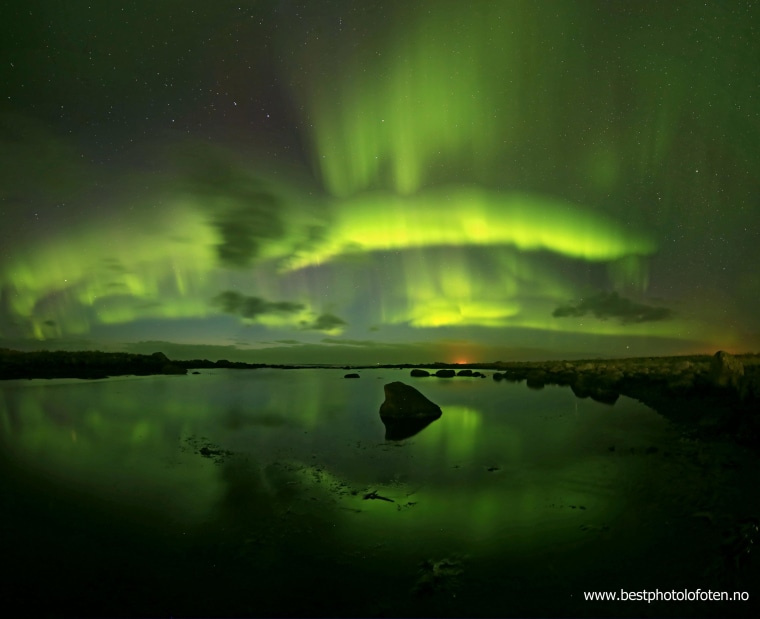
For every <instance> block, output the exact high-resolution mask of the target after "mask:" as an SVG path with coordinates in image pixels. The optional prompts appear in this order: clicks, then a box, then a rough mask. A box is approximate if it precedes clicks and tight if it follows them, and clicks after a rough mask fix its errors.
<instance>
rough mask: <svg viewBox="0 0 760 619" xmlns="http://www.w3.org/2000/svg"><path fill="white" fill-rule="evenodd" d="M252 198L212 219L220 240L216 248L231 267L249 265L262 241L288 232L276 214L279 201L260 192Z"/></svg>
mask: <svg viewBox="0 0 760 619" xmlns="http://www.w3.org/2000/svg"><path fill="white" fill-rule="evenodd" d="M249 199H250V202H248V203H247V204H245V205H241V206H238V207H236V208H234V209H230V210H228V211H225V212H223V213H221V214H219V215H218V216H217V217H216V218H215V219H214V221H213V224H214V227H215V228H216V229H217V230H218V231H219V234H220V236H221V242H220V243H219V244H217V246H216V250H217V255H218V257H219V261H220V262H221V263H222V265H224V266H228V267H237V268H242V267H247V266H249V265H250V264H251V263H252V262H253V260H255V259H256V258H257V257H258V255H259V251H260V249H261V246H262V243H263V241H265V240H267V239H274V238H279V237H280V236H282V235H283V233H284V232H285V227H284V225H283V223H282V220H281V219H280V218H279V216H278V214H277V209H278V208H279V201H278V200H277V199H276V198H275V197H274V196H272V195H269V194H266V193H258V194H254V195H251V196H250V197H249Z"/></svg>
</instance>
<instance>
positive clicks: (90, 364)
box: [0, 348, 760, 380]
mask: <svg viewBox="0 0 760 619" xmlns="http://www.w3.org/2000/svg"><path fill="white" fill-rule="evenodd" d="M734 356H735V357H736V358H737V359H739V360H741V362H742V363H743V364H744V365H750V366H755V365H760V354H755V353H744V354H739V355H734ZM711 359H712V355H706V354H705V355H678V356H669V357H621V358H602V359H600V358H595V359H573V360H552V361H492V362H477V363H447V362H442V361H437V362H433V363H381V364H374V365H372V364H360V365H353V364H316V363H308V364H271V363H245V362H242V361H228V360H226V359H220V360H217V361H210V360H208V359H191V360H176V359H174V360H173V359H169V358H168V357H167V356H166V355H165V354H163V353H161V352H156V353H153V354H151V355H143V354H136V353H112V352H101V351H64V350H56V351H31V352H24V351H18V350H11V349H8V348H0V380H14V379H34V378H81V379H97V378H108V377H111V376H128V375H134V376H150V375H162V374H187V373H188V371H190V370H202V369H214V368H223V369H244V370H257V369H282V370H302V369H329V370H340V369H342V370H369V369H414V368H419V369H425V370H439V369H454V370H467V369H469V370H493V371H498V372H503V371H505V370H511V371H516V370H525V371H528V370H546V369H547V368H552V367H555V366H557V364H564V365H565V366H568V367H571V368H572V367H578V366H587V365H588V364H594V365H597V366H600V365H609V364H618V365H619V364H625V365H630V364H634V365H642V364H643V365H648V366H654V367H659V368H666V367H669V366H671V365H672V364H678V363H683V362H688V363H695V364H700V363H709V362H710V360H711Z"/></svg>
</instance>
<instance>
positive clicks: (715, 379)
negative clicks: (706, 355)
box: [709, 350, 744, 389]
mask: <svg viewBox="0 0 760 619" xmlns="http://www.w3.org/2000/svg"><path fill="white" fill-rule="evenodd" d="M743 376H744V365H743V364H742V362H741V361H739V359H737V358H736V357H734V356H733V355H732V354H730V353H727V352H725V351H724V350H719V351H718V352H716V353H715V355H714V356H713V358H712V361H711V362H710V374H709V377H710V382H711V383H712V384H713V385H715V386H716V387H732V388H734V389H738V388H739V384H740V383H741V381H742V378H743Z"/></svg>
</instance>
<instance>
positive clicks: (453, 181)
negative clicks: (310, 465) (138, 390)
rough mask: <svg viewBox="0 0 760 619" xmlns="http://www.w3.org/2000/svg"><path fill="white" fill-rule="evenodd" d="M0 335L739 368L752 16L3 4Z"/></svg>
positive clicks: (746, 341)
mask: <svg viewBox="0 0 760 619" xmlns="http://www.w3.org/2000/svg"><path fill="white" fill-rule="evenodd" d="M0 29H1V30H2V32H0V48H1V50H2V51H1V52H0V89H1V90H2V92H1V93H0V95H1V96H0V157H2V162H1V165H0V347H6V348H17V349H22V350H34V349H51V350H54V349H70V350H80V349H100V350H124V351H129V352H146V353H151V352H155V351H156V350H161V351H163V352H164V353H166V354H167V355H168V356H170V357H174V358H179V359H181V358H196V357H206V358H209V359H219V358H226V359H231V360H233V359H234V360H245V361H251V362H257V361H258V362H264V363H319V362H324V363H395V362H410V363H417V362H420V363H421V362H431V361H446V362H468V361H476V360H477V361H497V360H505V361H506V360H521V359H550V358H568V359H569V358H579V357H595V356H609V357H624V356H649V355H669V354H691V353H697V352H704V353H713V352H715V351H716V350H719V349H724V350H728V351H731V352H751V351H757V350H760V268H759V267H760V69H758V66H759V65H760V5H759V4H758V3H754V2H748V1H743V2H739V1H732V0H715V1H708V2H696V1H692V0H688V1H679V0H668V1H667V2H663V1H659V0H656V1H655V0H652V1H634V0H632V1H630V2H629V1H625V2H624V1H611V0H561V1H560V0H551V1H550V0H525V1H523V0H496V1H493V2H488V1H478V0H474V1H472V2H462V0H429V1H425V0H414V1H410V0H401V1H398V2H397V1H387V2H373V1H371V0H362V1H361V2H358V1H354V0H319V1H317V0H314V1H310V2H298V1H295V0H291V1H274V0H272V1H262V2H254V1H251V0H240V1H237V2H230V1H228V0H214V1H213V2H210V1H209V0H181V1H180V0H160V1H156V0H150V1H148V0H133V1H131V2H117V1H116V0H114V1H111V0H109V1H107V2H106V1H100V0H89V1H87V2H84V1H80V0H66V1H65V2H61V1H59V0H7V1H6V2H3V4H2V8H0Z"/></svg>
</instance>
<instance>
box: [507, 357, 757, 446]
mask: <svg viewBox="0 0 760 619" xmlns="http://www.w3.org/2000/svg"><path fill="white" fill-rule="evenodd" d="M495 365H497V366H498V370H497V371H496V372H495V373H494V374H493V379H494V380H496V381H510V382H519V381H523V380H524V381H525V382H526V384H527V386H528V387H529V388H532V389H541V388H543V387H544V386H545V385H560V386H568V387H570V388H571V389H572V390H573V393H575V395H576V396H577V397H579V398H586V397H588V398H592V399H594V400H597V401H599V402H604V403H606V404H614V403H615V401H616V400H617V398H618V397H619V396H620V395H624V396H628V397H631V398H634V399H636V400H639V401H640V402H642V403H644V404H646V405H647V406H650V407H651V408H653V409H655V410H656V411H657V412H659V413H660V414H662V415H663V416H665V417H667V418H669V419H671V420H672V421H675V422H679V423H689V424H692V425H693V427H694V428H695V430H696V431H697V432H699V433H700V434H702V435H721V436H727V437H730V438H734V439H737V440H739V441H740V442H742V443H748V444H752V445H753V446H756V447H757V446H760V355H737V356H734V355H731V354H729V353H726V352H723V351H719V352H717V353H716V354H715V355H713V356H712V357H710V356H707V355H704V356H689V357H648V358H635V359H615V360H597V361H548V362H542V363H499V364H495Z"/></svg>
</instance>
